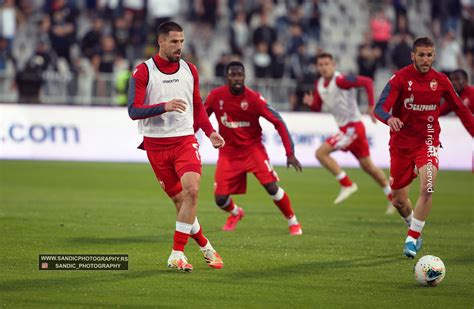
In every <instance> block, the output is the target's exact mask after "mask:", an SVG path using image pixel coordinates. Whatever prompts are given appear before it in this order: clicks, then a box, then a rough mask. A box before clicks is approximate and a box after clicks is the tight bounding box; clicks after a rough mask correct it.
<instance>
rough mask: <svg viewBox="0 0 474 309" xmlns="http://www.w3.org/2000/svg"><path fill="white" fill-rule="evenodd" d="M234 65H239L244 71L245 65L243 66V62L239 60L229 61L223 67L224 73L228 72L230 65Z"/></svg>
mask: <svg viewBox="0 0 474 309" xmlns="http://www.w3.org/2000/svg"><path fill="white" fill-rule="evenodd" d="M234 66H236V67H241V68H242V70H243V71H244V72H245V67H244V64H243V63H242V62H240V61H231V62H229V63H228V64H227V65H226V67H225V74H226V75H227V74H229V69H230V67H234Z"/></svg>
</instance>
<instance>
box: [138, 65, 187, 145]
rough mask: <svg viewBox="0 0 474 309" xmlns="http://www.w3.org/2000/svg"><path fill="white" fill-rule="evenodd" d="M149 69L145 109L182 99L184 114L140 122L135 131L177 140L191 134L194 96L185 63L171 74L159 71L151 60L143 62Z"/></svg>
mask: <svg viewBox="0 0 474 309" xmlns="http://www.w3.org/2000/svg"><path fill="white" fill-rule="evenodd" d="M145 64H146V66H147V68H148V84H147V86H146V95H145V101H144V105H154V104H159V103H163V102H168V101H170V100H172V99H181V100H183V101H185V102H186V111H185V112H184V113H178V112H165V113H163V114H161V115H158V116H155V117H151V118H147V119H140V120H139V121H138V131H139V133H140V134H143V135H144V136H147V137H177V136H185V135H192V134H194V128H193V124H194V119H193V92H194V76H193V74H192V72H191V68H190V67H189V65H188V64H187V63H186V61H184V60H179V68H178V70H177V71H176V72H175V73H173V74H167V73H163V72H162V71H160V69H159V68H158V66H157V65H156V64H155V62H154V60H153V58H150V59H148V60H147V61H145Z"/></svg>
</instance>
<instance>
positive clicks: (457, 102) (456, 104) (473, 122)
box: [443, 76, 474, 136]
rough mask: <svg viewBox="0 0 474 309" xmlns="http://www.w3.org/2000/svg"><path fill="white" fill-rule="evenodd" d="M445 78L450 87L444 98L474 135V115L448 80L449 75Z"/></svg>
mask: <svg viewBox="0 0 474 309" xmlns="http://www.w3.org/2000/svg"><path fill="white" fill-rule="evenodd" d="M445 78H446V80H445V82H446V83H448V87H447V88H448V89H447V90H446V91H445V92H444V93H443V98H444V99H445V100H446V103H447V104H448V105H449V107H450V108H451V109H452V110H453V111H454V112H455V113H456V115H457V116H458V117H459V119H461V122H462V124H463V125H464V127H465V128H466V130H467V131H468V132H469V134H471V136H474V116H472V114H471V111H470V110H469V108H467V106H466V105H464V104H463V103H462V101H461V98H460V97H459V96H458V95H457V94H456V92H455V90H454V87H453V85H452V84H451V82H449V80H448V77H447V76H445Z"/></svg>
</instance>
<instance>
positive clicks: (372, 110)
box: [367, 105, 377, 123]
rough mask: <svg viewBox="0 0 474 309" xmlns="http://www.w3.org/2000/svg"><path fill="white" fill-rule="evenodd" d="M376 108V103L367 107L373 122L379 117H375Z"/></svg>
mask: <svg viewBox="0 0 474 309" xmlns="http://www.w3.org/2000/svg"><path fill="white" fill-rule="evenodd" d="M374 110H375V105H372V106H370V105H369V107H368V109H367V113H368V114H369V116H370V119H372V122H373V123H377V118H375V116H374Z"/></svg>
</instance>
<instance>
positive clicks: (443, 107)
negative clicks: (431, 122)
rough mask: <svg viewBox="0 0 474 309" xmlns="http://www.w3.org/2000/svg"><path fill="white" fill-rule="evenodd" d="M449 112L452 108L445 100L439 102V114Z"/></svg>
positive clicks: (442, 114)
mask: <svg viewBox="0 0 474 309" xmlns="http://www.w3.org/2000/svg"><path fill="white" fill-rule="evenodd" d="M450 112H452V109H451V108H450V107H449V104H448V103H446V102H443V103H441V106H440V107H439V115H440V116H444V115H446V114H449V113H450Z"/></svg>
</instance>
